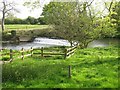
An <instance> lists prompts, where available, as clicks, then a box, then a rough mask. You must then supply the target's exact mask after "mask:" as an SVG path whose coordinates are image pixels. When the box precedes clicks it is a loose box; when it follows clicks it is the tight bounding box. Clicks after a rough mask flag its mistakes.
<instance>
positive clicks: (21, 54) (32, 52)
mask: <svg viewBox="0 0 120 90" xmlns="http://www.w3.org/2000/svg"><path fill="white" fill-rule="evenodd" d="M76 48H77V46H74V47H70V48H68V49H66V48H64V49H62V50H58V49H55V48H49V49H47V48H43V47H42V48H35V49H33V48H32V47H31V49H29V50H25V49H24V48H22V49H21V50H20V51H15V50H12V49H10V50H7V49H2V50H0V52H1V54H0V56H2V58H3V57H5V56H9V62H11V61H12V60H13V59H18V58H21V59H22V60H24V58H25V57H28V56H31V57H33V56H36V55H40V56H41V57H46V56H53V55H61V56H63V57H64V59H66V58H68V57H70V56H71V55H73V54H74V51H75V49H76ZM4 50H7V52H5V53H4Z"/></svg>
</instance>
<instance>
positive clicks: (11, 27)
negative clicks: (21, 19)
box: [5, 24, 48, 31]
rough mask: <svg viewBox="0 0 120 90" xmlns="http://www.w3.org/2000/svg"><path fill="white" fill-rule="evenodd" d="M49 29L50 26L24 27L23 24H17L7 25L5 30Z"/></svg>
mask: <svg viewBox="0 0 120 90" xmlns="http://www.w3.org/2000/svg"><path fill="white" fill-rule="evenodd" d="M45 28H48V25H25V24H24V25H22V24H15V25H5V30H6V31H10V30H32V29H45Z"/></svg>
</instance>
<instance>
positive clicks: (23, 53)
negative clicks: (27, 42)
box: [21, 48, 24, 60]
mask: <svg viewBox="0 0 120 90" xmlns="http://www.w3.org/2000/svg"><path fill="white" fill-rule="evenodd" d="M21 51H22V60H23V59H24V49H23V48H22V50H21Z"/></svg>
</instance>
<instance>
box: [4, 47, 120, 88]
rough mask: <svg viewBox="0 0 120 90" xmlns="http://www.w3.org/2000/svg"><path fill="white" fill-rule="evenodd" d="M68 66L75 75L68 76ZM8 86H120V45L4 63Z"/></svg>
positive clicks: (5, 83)
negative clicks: (119, 79)
mask: <svg viewBox="0 0 120 90" xmlns="http://www.w3.org/2000/svg"><path fill="white" fill-rule="evenodd" d="M119 50H120V49H119ZM68 65H71V67H72V68H71V71H72V77H71V78H68ZM2 80H3V87H4V88H13V87H14V88H117V87H118V48H117V47H108V48H87V49H77V50H76V52H75V54H74V55H73V56H71V57H70V58H68V59H66V60H64V59H63V58H61V57H48V58H41V57H32V58H31V57H29V58H26V59H25V60H24V61H22V60H16V61H14V62H12V63H11V64H5V65H3V78H2Z"/></svg>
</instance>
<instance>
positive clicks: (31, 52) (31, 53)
mask: <svg viewBox="0 0 120 90" xmlns="http://www.w3.org/2000/svg"><path fill="white" fill-rule="evenodd" d="M30 51H31V57H32V55H33V48H32V47H31V50H30Z"/></svg>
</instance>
